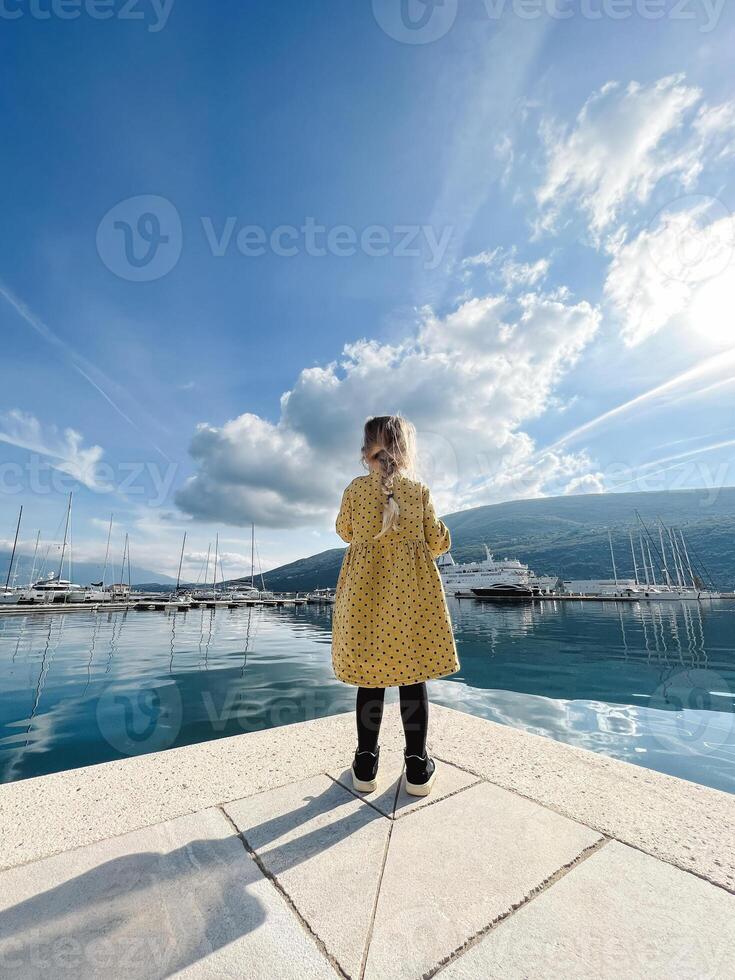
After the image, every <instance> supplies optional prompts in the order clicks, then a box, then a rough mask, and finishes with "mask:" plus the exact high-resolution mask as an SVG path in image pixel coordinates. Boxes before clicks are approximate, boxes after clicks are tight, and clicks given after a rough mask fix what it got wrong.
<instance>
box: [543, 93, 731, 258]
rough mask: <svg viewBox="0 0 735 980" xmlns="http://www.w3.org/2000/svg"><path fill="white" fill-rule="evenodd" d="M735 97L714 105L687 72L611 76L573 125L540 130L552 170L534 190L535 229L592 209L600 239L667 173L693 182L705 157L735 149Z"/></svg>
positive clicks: (550, 226)
mask: <svg viewBox="0 0 735 980" xmlns="http://www.w3.org/2000/svg"><path fill="white" fill-rule="evenodd" d="M734 132H735V103H724V104H722V105H719V106H708V105H707V104H706V103H704V102H703V101H702V92H701V91H700V90H699V89H698V88H696V87H694V86H690V85H687V84H686V83H685V80H684V77H683V76H676V75H675V76H670V77H667V78H662V79H660V80H659V81H657V82H655V83H653V84H651V85H641V84H639V83H638V82H630V83H629V84H628V85H627V86H626V87H625V88H623V87H621V86H620V85H619V84H618V83H617V82H609V83H608V84H606V85H605V86H603V87H602V88H601V89H600V90H599V91H598V92H595V93H594V94H593V95H592V96H591V97H590V98H589V99H588V100H587V102H586V103H585V105H584V106H583V108H582V110H581V112H580V113H579V115H578V116H577V118H576V120H575V123H574V124H573V125H572V126H571V127H564V126H560V125H559V124H557V123H554V122H552V121H546V122H545V123H544V124H543V125H542V128H541V136H542V140H543V142H544V144H545V148H546V172H545V177H544V180H543V183H542V184H541V186H540V187H539V188H538V190H537V192H536V200H537V203H538V205H539V208H540V212H541V213H540V217H539V220H538V223H537V231H554V230H555V229H556V228H557V226H558V224H559V221H560V218H561V215H562V213H563V212H564V211H565V210H566V209H567V207H569V206H576V207H578V208H580V209H581V210H582V211H583V212H585V213H586V216H587V218H588V221H589V225H590V230H591V232H592V235H593V237H594V238H595V239H596V240H599V237H600V235H601V233H602V232H604V231H605V230H606V229H607V228H609V227H610V226H611V225H612V224H613V222H615V221H616V220H617V219H618V218H619V217H620V214H621V211H622V209H623V207H624V206H627V205H630V204H632V205H641V204H643V203H645V202H646V201H648V199H649V198H650V196H651V193H652V191H653V189H654V187H655V186H656V185H657V184H658V183H659V181H661V180H662V179H663V178H665V177H671V178H673V179H674V180H675V181H676V183H677V185H678V186H680V187H683V188H685V189H687V188H690V187H692V186H693V184H694V182H695V181H696V179H697V178H698V177H699V176H700V174H701V173H702V170H703V167H704V165H705V161H706V160H709V161H715V160H721V159H724V158H726V157H729V156H732V155H733V153H735V149H734V144H733V133H734Z"/></svg>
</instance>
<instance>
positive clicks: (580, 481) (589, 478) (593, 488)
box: [564, 473, 605, 494]
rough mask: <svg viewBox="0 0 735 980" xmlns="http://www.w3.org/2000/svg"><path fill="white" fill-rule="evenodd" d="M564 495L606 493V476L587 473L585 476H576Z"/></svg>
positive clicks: (565, 489) (567, 486)
mask: <svg viewBox="0 0 735 980" xmlns="http://www.w3.org/2000/svg"><path fill="white" fill-rule="evenodd" d="M564 493H565V494H577V493H605V476H604V474H603V473H585V474H584V476H575V477H574V479H573V480H570V481H569V483H568V484H567V485H566V487H565V488H564Z"/></svg>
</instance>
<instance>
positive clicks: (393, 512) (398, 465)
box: [362, 415, 416, 539]
mask: <svg viewBox="0 0 735 980" xmlns="http://www.w3.org/2000/svg"><path fill="white" fill-rule="evenodd" d="M362 461H363V463H364V464H365V465H366V466H369V464H370V463H371V462H374V461H377V462H378V463H379V464H380V486H381V489H382V491H383V493H384V494H385V498H386V499H385V505H384V507H383V526H382V528H381V529H380V531H379V532H378V534H376V535H375V538H376V539H377V538H382V537H383V535H384V534H387V533H388V531H392V530H394V529H396V528H397V527H398V516H399V514H400V508H399V507H398V504H397V502H396V499H395V497H394V496H393V480H394V479H395V477H396V476H397V475H403V476H405V475H409V474H412V473H413V470H414V465H415V461H416V429H415V428H414V427H413V425H412V424H411V423H410V422H409V421H408V419H404V418H403V417H402V416H401V415H376V416H375V417H374V418H371V419H368V420H367V422H366V423H365V432H364V435H363V440H362Z"/></svg>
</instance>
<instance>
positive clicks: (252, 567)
mask: <svg viewBox="0 0 735 980" xmlns="http://www.w3.org/2000/svg"><path fill="white" fill-rule="evenodd" d="M250 587H251V588H253V589H254V588H255V521H253V523H252V525H251V527H250Z"/></svg>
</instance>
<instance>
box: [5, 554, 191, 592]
mask: <svg viewBox="0 0 735 980" xmlns="http://www.w3.org/2000/svg"><path fill="white" fill-rule="evenodd" d="M39 551H40V549H39ZM10 555H11V552H10V551H0V587H2V586H4V585H5V578H6V576H7V574H8V565H9V564H10ZM41 561H42V558H41V559H38V560H37V561H36V578H39V577H40V574H41V568H40V567H39V566H40V562H41ZM32 568H33V555H32V554H30V555H21V554H16V556H15V564H14V565H13V571H14V574H15V575H16V584H17V585H26V584H27V583H28V579H29V577H30V574H31V570H32ZM58 570H59V556H58V554H57V555H56V556H55V557H54V559H53V561H52V560H51V558H49V560H48V561H47V562H46V565H45V567H44V568H43V574H44V575H48V574H49V572H57V571H58ZM72 572H73V574H74V581H75V582H77V583H78V584H79V585H89V583H90V582H101V581H102V562H99V563H98V562H87V561H79V562H77V561H75V562H74V565H73V567H72ZM130 573H131V574H130V580H131V582H132V583H133V585H139V584H141V583H149V584H150V583H155V584H159V585H175V584H176V580H175V579H173V578H169V576H168V575H163V574H161V572H152V571H151V570H150V568H142V567H141V566H140V565H131V566H130ZM68 574H69V568H68V565H67V563H66V561H64V575H63V577H64V578H66V577H67V576H68ZM117 574H118V576H119V574H120V569H119V565H118V566H117ZM127 577H128V575H127V568H126V571H125V580H126V581H127ZM109 581H110V570H109V568H108V571H107V582H108V583H109Z"/></svg>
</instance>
